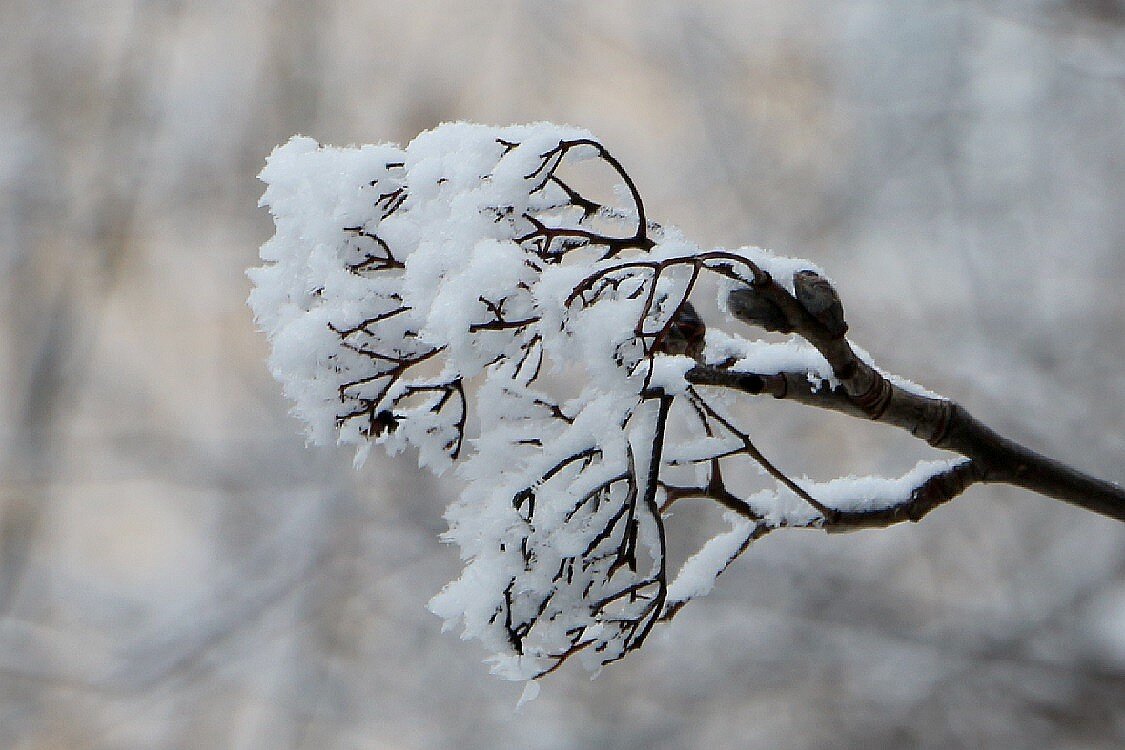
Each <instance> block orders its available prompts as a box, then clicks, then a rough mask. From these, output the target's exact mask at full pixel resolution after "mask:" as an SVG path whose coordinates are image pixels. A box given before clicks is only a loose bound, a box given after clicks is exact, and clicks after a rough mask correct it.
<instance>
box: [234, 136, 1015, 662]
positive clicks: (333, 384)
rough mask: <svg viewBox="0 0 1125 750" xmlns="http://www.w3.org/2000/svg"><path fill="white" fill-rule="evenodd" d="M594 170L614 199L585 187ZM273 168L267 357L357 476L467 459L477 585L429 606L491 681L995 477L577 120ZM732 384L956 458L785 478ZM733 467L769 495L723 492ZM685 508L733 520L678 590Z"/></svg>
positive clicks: (950, 430) (636, 629) (755, 260)
mask: <svg viewBox="0 0 1125 750" xmlns="http://www.w3.org/2000/svg"><path fill="white" fill-rule="evenodd" d="M581 163H585V164H586V166H587V167H592V168H593V169H594V171H595V173H596V175H598V176H599V177H600V179H602V180H603V181H608V182H610V183H612V184H616V186H617V191H616V193H615V196H616V197H615V198H611V199H605V198H602V197H600V196H594V195H592V194H591V191H590V190H588V189H587V188H585V187H584V186H583V184H582V183H580V181H579V180H577V179H576V178H574V177H572V174H573V173H574V170H575V169H576V168H577V166H578V165H579V164H581ZM261 179H262V180H263V181H264V182H265V183H266V184H267V189H266V192H265V195H264V196H263V198H262V205H264V206H267V207H268V208H269V210H270V212H271V213H272V215H273V217H274V221H275V224H276V233H275V235H274V236H273V237H272V238H271V239H270V240H269V241H268V242H266V243H265V245H263V246H262V250H261V256H262V259H263V260H264V261H265V265H264V266H262V267H261V268H255V269H252V270H251V271H250V276H251V279H252V281H253V283H254V290H253V292H252V293H251V296H250V306H251V307H252V309H253V310H254V313H255V316H256V319H257V322H258V324H259V326H260V327H261V328H262V329H263V330H264V331H265V332H266V334H267V335H268V336H269V339H270V341H271V344H272V349H271V355H270V368H271V370H272V372H273V374H274V376H275V377H276V378H277V379H278V380H279V381H280V382H281V384H282V387H283V388H284V391H285V394H286V395H287V396H288V397H289V399H290V400H291V401H292V402H293V410H294V412H295V413H296V414H297V416H299V417H300V418H301V419H302V420H303V421H304V422H305V424H306V425H307V429H308V434H309V437H310V439H311V440H312V441H313V442H314V443H327V442H331V441H337V442H339V443H344V444H349V445H353V446H355V447H356V449H357V459H362V457H363V456H364V455H365V452H366V451H367V450H368V448H369V447H370V446H371V445H372V444H379V445H382V446H384V447H385V448H386V449H387V450H389V451H390V452H391V453H397V452H399V451H402V450H404V449H406V448H408V447H409V448H413V449H415V450H417V454H418V460H419V463H420V464H421V465H422V466H426V467H429V468H430V469H432V470H434V471H439V472H440V471H444V470H445V469H446V468H447V467H449V466H450V465H451V464H453V463H454V462H457V464H458V473H459V476H460V477H461V479H463V481H464V483H465V489H464V491H463V493H462V495H461V497H460V498H459V500H458V501H457V502H455V503H454V504H453V505H452V506H451V507H450V508H449V510H448V511H447V514H446V516H447V519H448V521H449V524H450V529H449V531H448V533H447V538H448V540H449V541H451V542H454V543H456V544H457V545H458V546H459V547H460V549H461V554H462V558H463V559H464V561H465V569H464V571H463V572H462V574H461V576H460V577H459V578H458V579H457V580H456V581H454V582H453V583H451V584H449V585H448V586H447V587H446V588H445V589H444V590H443V591H442V592H441V593H440V594H438V595H437V596H436V597H435V598H434V599H433V601H432V603H431V608H432V609H433V610H434V612H436V613H437V614H439V615H440V616H442V617H443V618H445V620H446V622H447V623H449V624H451V625H452V624H455V623H459V624H460V626H461V627H462V628H463V633H464V636H465V637H468V638H475V639H478V640H480V641H482V642H483V643H484V644H485V646H486V647H487V648H488V649H489V650H490V651H491V652H492V653H493V655H494V656H493V663H494V671H495V672H497V673H498V674H500V675H502V676H504V677H507V678H512V679H531V678H535V677H538V676H541V675H543V674H546V673H548V672H550V671H552V670H553V669H555V668H556V667H558V666H559V665H560V664H562V663H563V662H564V661H565V660H567V659H568V658H569V657H571V656H577V657H578V658H579V659H580V660H581V661H582V662H583V663H585V664H586V665H587V666H588V667H589V668H591V669H597V668H600V667H601V666H602V665H604V664H607V663H609V662H612V661H615V660H617V659H619V658H621V657H622V656H624V655H625V654H627V653H629V652H630V651H633V650H635V649H636V648H638V647H639V646H640V645H641V644H642V643H643V642H644V640H645V638H646V637H647V635H648V634H649V632H650V631H651V629H652V627H653V626H654V624H655V623H657V622H659V621H661V620H666V619H669V618H670V617H672V616H673V615H674V614H675V613H676V612H677V611H678V610H679V609H680V608H681V607H682V606H683V605H684V604H685V603H686V602H688V601H689V600H691V599H693V598H695V597H698V596H701V595H703V594H706V593H707V592H708V591H709V590H710V589H711V588H712V586H713V585H714V581H715V579H716V577H717V576H719V575H720V574H721V573H722V572H723V571H724V570H725V569H726V568H727V567H728V566H729V565H730V563H731V562H733V561H734V559H736V558H737V557H738V556H739V555H740V554H742V553H743V552H744V551H745V550H746V549H747V547H748V545H749V544H750V543H751V542H752V541H753V540H754V539H757V538H760V537H761V536H763V535H765V534H766V533H768V532H770V531H771V530H774V529H778V528H782V527H801V528H824V529H829V530H832V529H852V528H864V527H869V526H885V525H888V524H890V523H896V522H898V521H902V520H917V519H918V518H920V517H921V516H922V515H924V514H925V513H927V512H929V511H930V510H931V509H932V508H934V507H936V506H937V505H940V504H941V503H943V502H945V501H947V500H949V499H951V498H952V497H954V496H955V495H957V494H958V493H960V492H961V491H962V490H964V489H965V488H966V487H968V486H969V485H970V484H971V483H973V482H975V481H992V480H995V479H996V477H997V476H998V475H996V474H995V473H993V474H990V472H995V471H997V470H998V469H997V467H998V466H999V463H998V462H997V461H994V460H991V459H989V457H988V456H985V455H983V454H981V455H974V454H973V453H972V451H971V450H968V449H967V447H966V446H967V444H966V443H965V442H964V440H963V439H962V438H963V437H964V436H963V435H962V434H961V432H959V430H960V429H961V427H963V425H964V424H966V423H965V421H964V420H963V419H960V421H959V417H958V414H960V412H957V411H956V409H955V408H954V406H953V405H952V402H948V401H945V400H943V399H940V398H937V397H935V396H933V394H928V393H926V392H922V391H921V390H920V389H916V388H913V387H911V386H910V385H909V384H906V383H904V382H902V381H897V380H894V379H893V378H890V377H884V375H885V374H882V373H880V371H878V370H877V368H875V367H874V366H873V365H872V364H870V362H869V361H868V360H867V359H865V358H864V357H863V356H860V355H859V354H857V353H856V350H855V349H853V348H852V347H851V345H850V344H849V342H848V341H847V339H846V338H845V332H846V331H847V324H846V322H845V321H844V317H843V307H842V305H841V304H840V301H839V298H838V296H837V295H836V292H835V289H834V288H833V287H832V285H831V283H830V282H829V281H828V279H827V277H826V276H825V275H824V274H823V272H822V271H820V270H819V269H817V268H816V267H815V266H814V265H813V264H811V263H808V262H807V261H802V260H796V259H788V258H780V257H776V256H773V255H771V254H769V253H767V252H765V251H762V250H758V249H755V248H741V249H738V250H729V251H728V250H707V251H705V250H702V249H700V248H699V247H697V246H695V245H693V244H691V243H689V242H688V241H687V240H685V239H684V238H683V237H682V236H681V235H680V233H679V232H677V231H676V230H674V229H671V228H667V227H660V226H658V225H656V224H654V223H652V222H651V221H650V220H649V219H648V217H647V215H646V213H645V208H644V204H643V201H642V198H641V196H640V193H639V192H638V190H637V187H636V185H635V184H634V182H633V180H632V179H631V178H630V177H629V175H628V174H627V173H626V172H625V170H624V168H623V167H622V166H621V164H620V162H618V161H617V159H616V158H615V157H614V156H613V155H611V154H610V153H609V151H608V150H606V148H605V147H604V146H603V145H602V144H601V143H600V142H599V141H598V140H597V139H595V138H594V137H593V136H592V135H591V134H589V133H587V132H585V131H583V130H578V129H575V128H565V127H559V126H555V125H550V124H537V125H530V126H519V127H506V128H494V127H485V126H480V125H470V124H464V123H459V124H447V125H442V126H441V127H439V128H437V129H435V130H432V131H429V132H426V133H423V134H421V135H420V136H418V137H417V138H416V139H415V140H414V141H412V142H411V143H410V144H409V145H408V146H407V147H406V148H400V147H398V146H393V145H383V146H364V147H362V148H344V149H339V148H328V147H321V146H319V145H318V144H317V143H316V142H315V141H313V140H311V139H309V138H303V137H295V138H293V139H292V140H291V141H290V142H289V143H287V144H286V145H284V146H281V147H279V148H278V149H277V150H275V151H274V153H273V154H272V155H271V156H270V158H269V160H268V163H267V166H266V168H265V169H264V170H263V171H262V174H261ZM704 279H707V280H709V281H716V282H718V283H719V286H720V288H721V290H722V291H721V293H720V307H721V308H722V309H723V310H725V311H726V312H727V314H728V315H729V316H731V318H730V319H732V320H739V321H742V322H743V323H750V324H752V325H754V326H757V327H760V328H763V329H766V330H769V331H775V332H782V333H788V334H791V338H790V339H789V340H788V341H785V342H780V343H778V342H767V341H764V340H757V339H745V338H742V337H740V336H737V335H732V334H728V333H724V332H722V331H721V330H719V329H715V328H708V327H707V326H706V325H705V324H704V322H703V320H702V318H701V317H700V315H699V314H698V313H697V312H696V308H695V306H694V305H693V304H692V302H691V298H692V295H693V293H698V292H699V291H700V289H701V288H702V287H703V284H702V282H703V280H704ZM712 287H713V285H712ZM739 325H741V324H739ZM560 385H562V386H566V387H560ZM739 393H741V394H766V393H769V394H772V395H774V396H776V397H779V398H791V399H794V400H797V401H801V402H804V403H811V404H814V405H817V406H824V407H826V408H833V409H838V410H842V411H846V412H848V413H852V414H855V415H856V416H862V417H866V418H870V419H884V420H889V421H891V422H892V423H893V424H898V425H899V426H903V427H908V428H909V429H911V430H912V431H913V432H915V434H918V435H919V436H922V437H926V438H927V439H930V441H931V442H932V443H934V444H935V445H938V446H941V447H948V448H950V449H952V450H955V451H958V452H960V453H962V454H963V455H966V456H969V458H965V459H956V460H953V461H935V462H928V463H923V464H920V465H919V466H918V467H916V468H915V469H914V470H913V471H912V472H910V473H909V474H908V475H906V476H905V477H903V478H902V479H900V480H874V479H871V478H867V479H863V480H853V479H849V480H837V481H835V482H833V483H828V484H824V485H813V484H809V483H807V482H805V483H802V482H798V481H795V480H794V479H792V478H790V477H789V476H786V475H785V474H784V473H782V472H781V471H780V470H779V469H778V468H777V467H776V466H775V465H774V464H773V463H771V462H770V460H769V459H768V458H767V457H766V455H764V454H763V453H762V451H761V450H759V448H758V446H757V445H756V444H755V442H754V441H753V439H752V437H751V435H750V434H749V432H748V430H747V429H746V428H745V427H743V426H741V424H740V420H739V419H738V417H737V414H736V412H735V410H734V409H732V404H731V396H732V395H734V394H739ZM911 409H914V412H911ZM966 416H967V415H966ZM911 420H913V421H911ZM673 423H674V424H675V425H677V428H676V429H677V432H676V437H675V439H674V440H669V439H667V438H668V435H669V425H670V424H673ZM958 441H960V442H958ZM737 459H741V460H743V461H745V460H751V461H753V462H755V463H756V464H757V465H758V466H760V467H761V470H762V472H763V475H764V477H765V478H766V485H765V486H764V487H762V488H758V489H757V491H755V492H748V491H747V490H746V488H738V487H731V486H729V485H728V483H727V480H726V475H725V474H724V467H728V466H729V465H730V463H731V462H733V461H735V460H737ZM1001 481H1012V480H1010V479H1008V478H1001ZM688 497H698V498H704V499H708V500H711V501H714V502H716V503H718V504H719V505H721V506H722V507H724V508H725V509H726V510H727V511H728V519H729V520H730V524H731V528H730V530H729V531H728V532H725V533H724V534H722V535H720V536H717V537H715V538H714V539H712V540H711V541H709V542H707V543H706V544H705V545H704V546H703V547H702V549H700V550H699V551H698V552H697V553H696V554H695V555H693V556H691V557H690V558H689V559H688V560H687V561H686V562H685V563H684V564H683V565H682V567H680V572H679V575H678V576H676V575H674V574H673V572H672V571H671V570H670V567H671V565H670V562H669V560H668V559H667V546H666V529H665V525H666V523H668V522H669V521H670V520H671V519H670V515H669V511H670V508H671V506H672V505H673V504H674V503H676V502H678V501H680V500H682V499H684V498H688Z"/></svg>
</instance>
